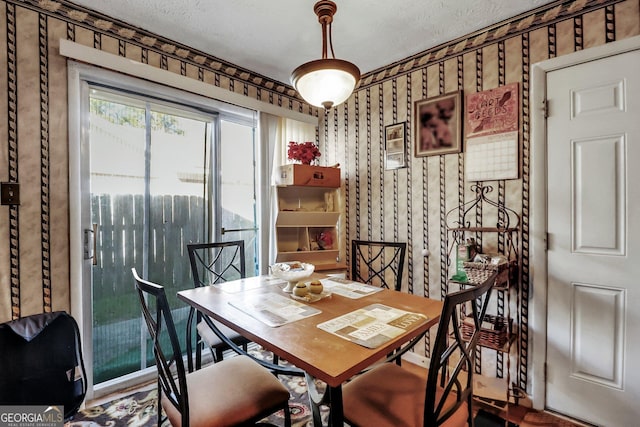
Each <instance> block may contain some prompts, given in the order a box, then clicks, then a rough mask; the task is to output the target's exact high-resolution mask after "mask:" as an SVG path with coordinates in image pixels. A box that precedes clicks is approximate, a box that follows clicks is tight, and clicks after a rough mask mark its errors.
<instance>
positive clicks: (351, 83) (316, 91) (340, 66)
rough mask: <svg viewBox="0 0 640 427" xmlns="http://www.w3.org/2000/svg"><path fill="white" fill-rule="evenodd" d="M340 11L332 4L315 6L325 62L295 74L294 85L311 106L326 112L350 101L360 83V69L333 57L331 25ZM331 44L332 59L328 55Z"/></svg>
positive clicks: (303, 67) (325, 0)
mask: <svg viewBox="0 0 640 427" xmlns="http://www.w3.org/2000/svg"><path fill="white" fill-rule="evenodd" d="M336 10H338V7H337V6H336V4H335V3H334V2H332V1H329V0H320V1H318V2H317V3H316V4H315V6H313V11H314V12H315V13H316V15H318V22H320V24H321V25H322V59H316V60H315V61H310V62H307V63H305V64H302V65H301V66H299V67H298V68H296V69H295V70H293V73H292V74H291V83H292V84H293V86H294V87H295V88H296V90H297V91H298V93H299V94H300V96H302V98H303V99H304V100H305V101H307V102H308V103H309V104H311V105H314V106H316V107H324V108H325V109H326V110H328V109H330V108H331V107H333V106H336V105H338V104H341V103H343V102H344V101H346V100H347V98H349V96H351V93H352V92H353V89H354V88H355V87H356V85H357V84H358V81H359V80H360V70H359V69H358V67H356V66H355V65H354V64H352V63H351V62H348V61H344V60H342V59H336V56H335V54H334V53H333V42H332V40H331V22H333V15H334V14H335V13H336ZM327 35H328V37H327ZM327 40H328V46H329V48H330V49H331V58H329V57H328V55H327Z"/></svg>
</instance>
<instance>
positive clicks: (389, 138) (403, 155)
mask: <svg viewBox="0 0 640 427" xmlns="http://www.w3.org/2000/svg"><path fill="white" fill-rule="evenodd" d="M406 166H407V123H406V122H402V123H395V124H393V125H389V126H386V127H385V128H384V168H385V169H399V168H404V167H406Z"/></svg>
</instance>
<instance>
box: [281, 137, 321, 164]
mask: <svg viewBox="0 0 640 427" xmlns="http://www.w3.org/2000/svg"><path fill="white" fill-rule="evenodd" d="M320 156H321V154H320V150H318V147H316V145H315V144H314V143H313V142H311V141H306V142H302V143H300V144H298V143H296V142H294V141H289V149H288V150H287V157H288V158H290V159H291V160H297V161H299V162H300V163H302V164H303V165H310V164H311V162H313V161H314V160H315V159H317V158H318V157H320Z"/></svg>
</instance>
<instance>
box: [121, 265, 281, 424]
mask: <svg viewBox="0 0 640 427" xmlns="http://www.w3.org/2000/svg"><path fill="white" fill-rule="evenodd" d="M131 271H132V273H133V277H134V279H135V286H136V289H137V291H138V296H139V298H140V305H141V307H142V314H143V317H144V320H145V323H146V324H147V328H148V329H149V335H151V339H152V341H153V354H154V356H155V359H156V368H157V369H158V397H159V403H160V405H158V408H160V407H162V409H164V411H165V413H166V414H167V418H168V419H169V421H170V422H171V425H172V426H185V427H186V426H190V427H198V426H235V425H248V424H250V423H255V422H257V421H259V420H261V419H263V418H264V417H266V416H268V415H270V414H272V413H274V412H276V411H279V410H283V411H284V415H285V426H287V427H290V426H291V414H290V410H289V391H288V390H287V388H286V387H285V386H284V385H282V383H280V381H278V379H277V378H276V377H275V376H274V375H272V374H271V372H270V371H269V370H267V369H265V368H263V367H262V366H260V365H259V364H258V363H256V362H255V361H253V360H251V358H249V357H248V356H244V355H238V356H235V357H231V358H228V359H225V360H223V361H220V362H218V363H213V364H210V365H209V366H207V367H205V368H202V369H199V370H196V371H193V372H190V373H187V372H186V371H185V367H184V362H183V354H182V351H181V349H180V343H179V342H178V335H177V333H176V328H175V324H174V321H173V316H172V314H171V310H170V308H169V303H168V302H167V296H166V294H165V290H164V287H163V286H160V285H158V284H155V283H152V282H149V281H146V280H143V279H141V278H140V277H139V276H138V273H137V272H136V270H135V268H133V269H131ZM190 357H191V355H189V354H188V355H187V358H190ZM159 412H160V410H159ZM161 422H162V420H161V417H160V416H158V425H159V426H160V425H161Z"/></svg>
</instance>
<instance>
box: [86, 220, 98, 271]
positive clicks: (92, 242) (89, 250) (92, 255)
mask: <svg viewBox="0 0 640 427" xmlns="http://www.w3.org/2000/svg"><path fill="white" fill-rule="evenodd" d="M97 231H98V224H93V228H86V229H85V230H84V259H90V260H93V265H97V264H98V259H97V257H96V232H97Z"/></svg>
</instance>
